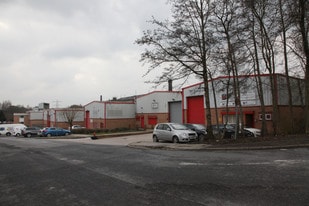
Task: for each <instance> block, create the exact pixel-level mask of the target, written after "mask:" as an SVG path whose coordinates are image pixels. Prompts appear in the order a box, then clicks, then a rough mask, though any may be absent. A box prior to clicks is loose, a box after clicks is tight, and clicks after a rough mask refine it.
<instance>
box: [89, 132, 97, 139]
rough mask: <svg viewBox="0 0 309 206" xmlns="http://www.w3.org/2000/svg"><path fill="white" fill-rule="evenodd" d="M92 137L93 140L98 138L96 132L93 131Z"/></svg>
mask: <svg viewBox="0 0 309 206" xmlns="http://www.w3.org/2000/svg"><path fill="white" fill-rule="evenodd" d="M91 139H93V140H95V139H98V138H97V136H96V134H95V132H94V133H93V135H92V137H91Z"/></svg>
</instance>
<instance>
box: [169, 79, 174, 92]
mask: <svg viewBox="0 0 309 206" xmlns="http://www.w3.org/2000/svg"><path fill="white" fill-rule="evenodd" d="M168 91H169V92H171V91H173V80H171V79H169V80H168Z"/></svg>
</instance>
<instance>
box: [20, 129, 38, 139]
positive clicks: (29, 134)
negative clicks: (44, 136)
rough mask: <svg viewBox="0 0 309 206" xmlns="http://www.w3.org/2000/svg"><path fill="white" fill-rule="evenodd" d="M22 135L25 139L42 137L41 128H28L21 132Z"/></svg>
mask: <svg viewBox="0 0 309 206" xmlns="http://www.w3.org/2000/svg"><path fill="white" fill-rule="evenodd" d="M21 134H22V135H23V136H24V137H32V136H41V128H39V127H27V128H25V129H23V130H21Z"/></svg>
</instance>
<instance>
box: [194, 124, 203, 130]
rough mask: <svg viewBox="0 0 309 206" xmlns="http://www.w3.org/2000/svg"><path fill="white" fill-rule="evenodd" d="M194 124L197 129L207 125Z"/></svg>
mask: <svg viewBox="0 0 309 206" xmlns="http://www.w3.org/2000/svg"><path fill="white" fill-rule="evenodd" d="M194 126H195V127H196V128H197V129H205V126H204V125H201V124H194Z"/></svg>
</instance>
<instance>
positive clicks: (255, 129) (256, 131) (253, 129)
mask: <svg viewBox="0 0 309 206" xmlns="http://www.w3.org/2000/svg"><path fill="white" fill-rule="evenodd" d="M244 129H246V130H248V131H249V132H252V133H253V134H254V137H259V136H261V130H260V129H257V128H251V127H245V128H244Z"/></svg>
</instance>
